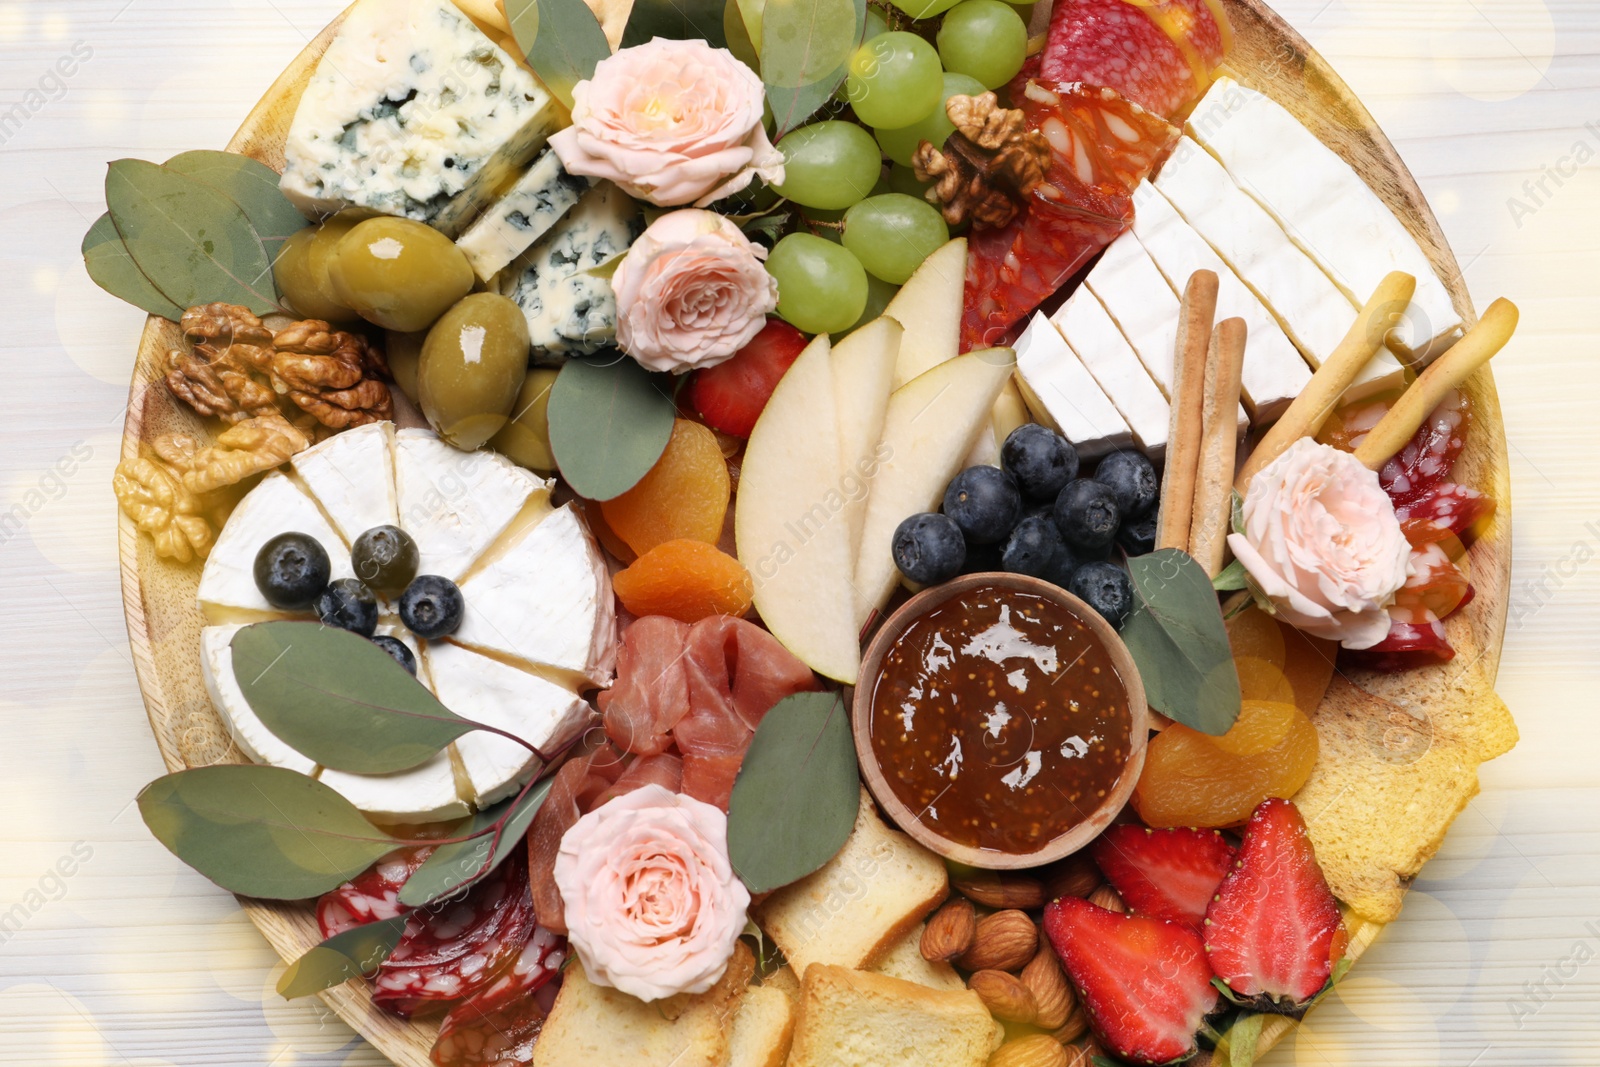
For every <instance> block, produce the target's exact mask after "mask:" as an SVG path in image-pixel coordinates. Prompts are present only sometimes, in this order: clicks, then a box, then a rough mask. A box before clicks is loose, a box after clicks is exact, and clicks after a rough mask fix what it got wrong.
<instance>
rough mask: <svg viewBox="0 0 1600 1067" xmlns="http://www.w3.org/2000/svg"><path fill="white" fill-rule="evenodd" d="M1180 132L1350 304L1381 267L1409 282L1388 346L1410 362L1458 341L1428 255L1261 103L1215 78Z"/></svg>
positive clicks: (1325, 151)
mask: <svg viewBox="0 0 1600 1067" xmlns="http://www.w3.org/2000/svg"><path fill="white" fill-rule="evenodd" d="M1188 129H1189V134H1190V136H1192V137H1193V138H1194V139H1195V140H1197V141H1199V142H1200V143H1201V144H1202V145H1204V146H1205V147H1206V148H1207V149H1208V150H1209V151H1210V152H1211V154H1212V155H1214V156H1216V158H1217V159H1218V160H1220V161H1221V162H1222V164H1223V166H1225V167H1226V168H1227V170H1228V173H1229V174H1230V175H1231V176H1232V177H1233V180H1234V182H1235V183H1236V184H1237V185H1238V186H1239V187H1240V188H1241V189H1243V190H1244V191H1245V192H1246V193H1249V194H1250V195H1251V196H1252V197H1254V198H1255V199H1256V200H1257V201H1258V202H1259V203H1260V204H1261V205H1262V206H1263V207H1265V208H1266V209H1267V210H1268V211H1270V212H1271V213H1272V216H1273V217H1274V218H1275V219H1277V221H1278V222H1279V224H1281V225H1282V227H1283V229H1284V230H1285V231H1286V232H1287V233H1288V235H1289V237H1290V239H1291V240H1293V241H1294V243H1295V244H1296V245H1298V246H1299V247H1300V249H1301V250H1302V251H1304V252H1305V253H1306V254H1307V255H1309V256H1310V257H1311V258H1312V259H1314V260H1316V261H1317V263H1318V264H1319V265H1320V266H1321V267H1322V269H1323V270H1324V271H1326V272H1327V273H1328V276H1329V277H1330V278H1332V279H1333V282H1334V284H1335V285H1337V286H1338V287H1339V288H1340V289H1341V290H1342V291H1343V292H1344V294H1345V296H1347V297H1349V298H1350V299H1351V300H1352V301H1354V302H1355V303H1356V304H1357V305H1360V304H1364V303H1365V302H1366V301H1367V298H1368V297H1370V296H1371V295H1372V294H1373V293H1374V292H1375V291H1376V290H1377V288H1378V285H1379V283H1381V282H1382V281H1383V279H1384V277H1385V276H1386V275H1388V274H1389V273H1390V272H1391V271H1397V270H1399V271H1405V272H1406V273H1407V274H1410V275H1413V276H1414V277H1415V278H1416V279H1417V291H1416V294H1415V295H1414V296H1413V297H1412V300H1411V306H1410V307H1409V308H1408V309H1407V310H1406V314H1405V317H1404V319H1403V320H1402V322H1401V324H1400V325H1399V326H1398V327H1397V328H1396V331H1395V334H1394V342H1395V344H1396V346H1397V348H1398V349H1399V351H1398V352H1397V354H1398V355H1399V356H1400V357H1401V358H1402V359H1405V360H1409V361H1412V362H1414V363H1416V364H1418V365H1421V364H1425V363H1426V362H1427V361H1428V360H1429V359H1431V358H1432V357H1433V356H1435V355H1437V354H1438V353H1439V352H1441V351H1443V350H1444V349H1446V348H1448V347H1449V346H1450V345H1451V344H1453V343H1455V340H1456V339H1457V338H1458V337H1460V335H1461V328H1462V324H1461V316H1460V315H1458V314H1457V313H1456V309H1455V303H1454V301H1453V300H1451V298H1450V292H1449V290H1447V289H1446V288H1445V285H1444V283H1443V282H1442V281H1440V280H1439V276H1438V274H1437V273H1435V271H1434V269H1433V264H1432V263H1431V262H1430V261H1429V260H1428V255H1427V253H1426V252H1424V251H1423V250H1422V246H1421V245H1420V244H1418V243H1417V240H1416V238H1414V237H1412V236H1411V232H1410V231H1409V230H1407V229H1406V227H1405V224H1404V223H1403V222H1401V221H1400V219H1399V218H1397V217H1396V216H1395V213H1394V212H1393V211H1390V210H1389V208H1388V205H1386V204H1385V203H1384V202H1383V201H1382V200H1381V199H1379V197H1378V195H1377V194H1376V193H1375V192H1373V191H1372V189H1371V187H1369V186H1368V185H1367V183H1366V182H1364V181H1362V179H1361V176H1360V175H1359V174H1357V173H1356V172H1355V170H1354V169H1352V168H1351V166H1350V165H1349V164H1348V163H1346V162H1345V161H1344V160H1343V159H1341V158H1339V156H1338V154H1337V153H1335V152H1334V151H1333V150H1332V149H1331V148H1329V147H1328V146H1327V145H1325V144H1323V143H1322V142H1321V141H1319V140H1318V139H1317V137H1316V135H1315V134H1313V133H1312V132H1311V131H1310V130H1308V129H1307V128H1306V127H1305V126H1302V125H1301V124H1300V122H1299V120H1297V119H1296V118H1295V117H1294V116H1293V115H1291V114H1290V113H1289V112H1288V111H1286V110H1285V109H1284V108H1283V107H1282V106H1281V105H1279V104H1278V103H1276V102H1275V101H1273V100H1272V99H1271V98H1270V97H1267V96H1264V95H1263V94H1261V93H1258V92H1256V91H1255V90H1254V89H1249V88H1246V87H1245V86H1243V85H1240V84H1239V83H1238V82H1236V81H1234V80H1233V79H1232V78H1218V79H1217V81H1216V82H1215V84H1213V85H1212V87H1211V90H1210V91H1209V92H1208V93H1207V94H1206V96H1205V98H1204V99H1203V100H1201V101H1200V105H1199V106H1198V107H1197V108H1196V109H1195V112H1194V114H1193V115H1191V116H1190V117H1189V123H1188Z"/></svg>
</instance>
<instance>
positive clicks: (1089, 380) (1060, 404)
mask: <svg viewBox="0 0 1600 1067" xmlns="http://www.w3.org/2000/svg"><path fill="white" fill-rule="evenodd" d="M1016 350H1017V388H1018V389H1020V390H1021V392H1022V399H1023V402H1024V403H1026V404H1027V405H1028V411H1029V413H1030V414H1032V415H1033V417H1034V418H1035V419H1038V420H1039V421H1040V422H1041V423H1043V424H1044V425H1046V426H1048V427H1050V428H1051V429H1052V430H1055V431H1056V432H1057V433H1059V434H1061V435H1062V436H1063V437H1065V438H1066V439H1067V440H1068V441H1071V442H1072V444H1073V447H1074V448H1076V449H1077V450H1078V454H1079V455H1080V456H1082V457H1084V458H1085V459H1093V458H1095V457H1096V456H1103V455H1105V454H1106V453H1107V452H1114V451H1116V450H1117V449H1119V448H1127V447H1128V446H1129V445H1131V444H1133V433H1132V432H1131V431H1130V430H1129V429H1128V424H1127V422H1126V421H1125V420H1124V419H1123V417H1122V415H1121V414H1119V413H1118V411H1117V409H1116V407H1115V405H1113V404H1112V403H1111V401H1110V400H1108V399H1106V394H1105V393H1104V392H1103V391H1102V390H1101V388H1100V385H1099V383H1098V382H1096V381H1095V380H1094V376H1093V375H1091V374H1090V373H1089V372H1088V370H1087V369H1086V368H1085V367H1084V365H1083V364H1082V363H1081V362H1080V361H1079V360H1078V357H1077V355H1076V354H1075V353H1074V352H1073V351H1072V349H1071V348H1069V347H1068V346H1067V342H1066V339H1065V338H1063V337H1062V336H1061V331H1060V330H1058V329H1056V327H1055V324H1054V323H1052V322H1051V321H1050V319H1049V316H1047V315H1045V313H1044V312H1042V311H1041V312H1038V313H1037V314H1035V315H1034V316H1033V319H1032V320H1031V321H1029V323H1028V328H1027V329H1025V330H1023V331H1022V336H1021V337H1019V338H1017V343H1016Z"/></svg>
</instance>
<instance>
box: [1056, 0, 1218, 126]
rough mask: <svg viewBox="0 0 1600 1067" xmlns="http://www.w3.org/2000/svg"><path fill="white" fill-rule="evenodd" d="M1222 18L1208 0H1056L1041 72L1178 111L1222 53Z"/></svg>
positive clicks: (1205, 82) (1206, 81)
mask: <svg viewBox="0 0 1600 1067" xmlns="http://www.w3.org/2000/svg"><path fill="white" fill-rule="evenodd" d="M1219 16H1221V18H1222V22H1219V21H1218V17H1219ZM1225 22H1226V16H1225V15H1221V6H1220V5H1219V4H1213V3H1209V2H1207V0H1058V2H1057V3H1056V6H1055V9H1054V11H1053V12H1052V13H1051V16H1050V32H1049V35H1048V37H1047V38H1046V40H1045V46H1044V53H1043V56H1044V58H1043V60H1042V63H1041V68H1040V74H1041V76H1042V78H1043V80H1045V81H1047V82H1058V83H1063V84H1065V83H1069V82H1083V83H1085V84H1087V85H1100V86H1105V87H1106V88H1108V89H1115V90H1116V91H1117V92H1119V93H1121V94H1122V95H1123V96H1125V97H1127V98H1128V99H1129V100H1132V101H1133V102H1134V103H1136V104H1139V105H1140V106H1142V107H1144V108H1146V109H1147V110H1150V111H1154V112H1155V113H1156V114H1158V115H1163V116H1165V117H1167V118H1169V119H1170V118H1177V117H1179V116H1181V115H1182V114H1184V113H1185V112H1187V111H1188V110H1189V108H1190V107H1191V106H1192V105H1193V104H1194V102H1195V101H1196V100H1198V99H1199V98H1200V94H1201V93H1203V92H1204V91H1205V89H1206V88H1207V87H1208V86H1209V85H1210V83H1211V72H1212V71H1214V70H1215V69H1216V68H1217V66H1218V64H1220V63H1221V62H1222V60H1223V57H1224V55H1225V54H1226V51H1227V43H1228V41H1227V39H1228V37H1229V29H1228V27H1227V26H1226V25H1225Z"/></svg>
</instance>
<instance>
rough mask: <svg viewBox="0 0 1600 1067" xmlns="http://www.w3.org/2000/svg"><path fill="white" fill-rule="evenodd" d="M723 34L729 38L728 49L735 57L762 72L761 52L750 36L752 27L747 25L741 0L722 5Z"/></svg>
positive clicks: (731, 0)
mask: <svg viewBox="0 0 1600 1067" xmlns="http://www.w3.org/2000/svg"><path fill="white" fill-rule="evenodd" d="M722 36H723V37H724V38H726V39H727V42H728V51H730V52H732V53H733V58H735V59H737V60H738V61H739V62H741V63H743V64H744V65H745V66H747V67H749V68H750V69H751V70H753V71H756V72H757V73H760V71H761V52H760V50H759V49H758V48H757V47H756V43H755V41H753V40H751V38H750V29H749V27H748V26H746V25H745V22H744V13H743V12H742V11H740V9H739V0H726V2H725V3H724V4H723V6H722Z"/></svg>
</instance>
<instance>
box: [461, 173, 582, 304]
mask: <svg viewBox="0 0 1600 1067" xmlns="http://www.w3.org/2000/svg"><path fill="white" fill-rule="evenodd" d="M593 184H594V179H593V178H586V177H584V176H582V175H579V174H568V173H567V171H566V168H565V167H563V166H562V165H561V158H560V157H559V156H557V155H556V154H555V152H554V151H552V150H550V149H548V148H547V149H545V150H544V154H542V155H541V156H540V157H539V158H538V159H536V160H534V161H533V166H531V167H529V168H528V173H526V174H524V175H523V176H522V177H521V178H520V179H518V181H517V184H515V185H513V186H512V187H511V188H510V189H509V190H508V191H507V192H506V194H505V195H504V196H502V197H501V198H500V199H499V200H497V201H496V202H495V203H493V204H491V205H489V208H488V210H486V211H485V212H484V213H483V214H482V215H481V216H479V218H478V221H477V222H474V223H473V224H472V225H471V226H470V227H468V228H467V232H466V233H464V234H462V235H461V239H460V240H459V241H457V242H456V247H457V248H459V249H461V251H462V252H463V253H464V254H465V255H466V257H467V262H468V263H471V264H472V269H473V270H474V271H475V272H477V275H478V277H479V278H481V279H483V280H484V281H486V282H487V281H489V280H491V279H492V278H494V276H495V275H496V274H499V273H500V272H501V271H503V270H505V269H506V266H507V265H508V264H510V262H511V261H512V260H514V259H516V258H517V257H518V256H520V255H522V253H524V252H526V251H527V250H528V249H529V248H530V247H531V246H532V245H533V242H535V241H537V240H538V239H539V238H541V237H543V236H544V235H545V234H546V233H547V232H548V231H549V229H550V227H552V226H554V225H555V224H556V223H557V222H560V221H561V219H562V217H563V216H564V215H566V213H567V212H568V211H571V210H572V207H573V205H574V204H576V203H577V202H578V199H579V198H580V197H582V196H583V194H584V193H586V192H588V191H589V187H590V186H591V185H593Z"/></svg>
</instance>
